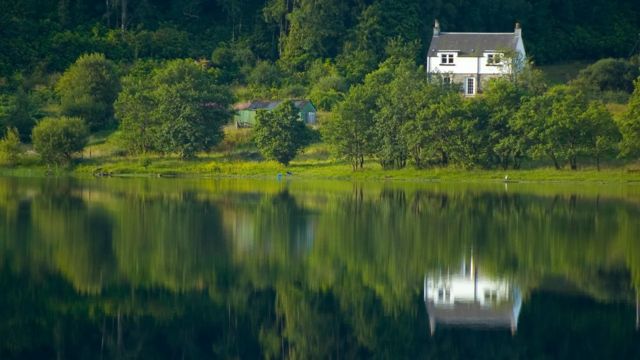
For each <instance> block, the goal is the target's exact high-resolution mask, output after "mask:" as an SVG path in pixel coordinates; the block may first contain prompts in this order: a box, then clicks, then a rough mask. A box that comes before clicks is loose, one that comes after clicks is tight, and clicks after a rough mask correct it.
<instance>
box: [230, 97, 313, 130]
mask: <svg viewBox="0 0 640 360" xmlns="http://www.w3.org/2000/svg"><path fill="white" fill-rule="evenodd" d="M282 102H283V101H282V100H275V101H271V100H269V101H249V102H246V103H240V104H236V105H235V106H234V107H233V108H234V110H236V115H235V116H234V121H235V122H236V125H237V126H238V127H247V126H253V125H255V124H256V113H257V111H258V110H265V111H272V110H273V109H275V108H276V107H277V106H278V105H280V104H281V103H282ZM292 102H293V105H294V106H295V107H296V108H297V109H298V110H299V111H300V120H302V121H304V122H305V123H306V124H311V125H313V124H315V123H316V111H317V110H316V107H315V106H314V105H313V103H312V102H311V101H309V100H292Z"/></svg>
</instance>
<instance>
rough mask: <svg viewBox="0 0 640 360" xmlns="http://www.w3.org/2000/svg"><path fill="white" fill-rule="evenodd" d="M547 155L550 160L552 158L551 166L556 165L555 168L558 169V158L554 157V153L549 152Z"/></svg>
mask: <svg viewBox="0 0 640 360" xmlns="http://www.w3.org/2000/svg"><path fill="white" fill-rule="evenodd" d="M549 156H550V157H551V160H553V166H555V167H556V170H560V164H558V159H557V158H556V155H555V154H554V153H550V154H549Z"/></svg>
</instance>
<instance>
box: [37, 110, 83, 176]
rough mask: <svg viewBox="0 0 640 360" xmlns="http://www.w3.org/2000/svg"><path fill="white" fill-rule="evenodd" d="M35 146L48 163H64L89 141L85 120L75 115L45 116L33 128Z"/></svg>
mask: <svg viewBox="0 0 640 360" xmlns="http://www.w3.org/2000/svg"><path fill="white" fill-rule="evenodd" d="M31 138H32V139H33V146H34V148H35V150H36V151H37V152H38V153H39V154H40V156H41V157H42V160H43V161H44V162H45V163H47V164H48V165H51V164H55V165H63V164H68V163H69V162H70V161H71V157H72V156H73V154H74V153H76V152H78V151H81V150H82V149H83V148H84V146H85V145H86V143H87V138H88V130H87V125H86V124H85V122H84V120H82V119H80V118H73V117H64V116H63V117H60V118H44V119H43V120H41V121H40V122H38V124H36V126H35V127H34V128H33V132H32V135H31Z"/></svg>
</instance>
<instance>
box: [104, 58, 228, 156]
mask: <svg viewBox="0 0 640 360" xmlns="http://www.w3.org/2000/svg"><path fill="white" fill-rule="evenodd" d="M140 67H141V68H140V69H139V70H136V69H134V71H133V72H132V73H131V75H129V76H128V77H126V78H125V79H124V80H123V85H124V88H123V91H122V92H121V93H120V96H119V97H118V100H117V102H116V109H117V115H118V118H119V119H120V120H121V124H120V126H121V129H122V132H123V140H124V141H125V144H126V147H127V149H128V150H129V151H130V152H132V153H141V152H146V151H162V152H167V153H178V154H179V155H180V157H181V158H183V159H187V158H192V157H194V156H195V155H196V153H197V152H198V151H203V150H207V149H209V148H211V147H212V146H214V145H216V144H218V143H219V142H220V141H221V140H222V136H223V134H222V125H224V124H225V123H226V122H227V121H228V120H229V118H230V114H231V113H230V111H229V108H230V104H231V101H232V100H231V99H232V98H231V94H230V93H229V90H228V88H227V87H226V86H224V85H221V84H220V83H219V81H218V80H217V78H216V76H215V73H214V72H211V71H207V70H205V69H203V68H202V67H200V66H199V65H197V64H196V63H195V62H194V61H193V60H190V59H184V60H173V61H169V62H167V63H165V64H163V65H161V66H159V67H158V68H156V69H153V70H152V69H151V68H149V65H144V64H143V65H140Z"/></svg>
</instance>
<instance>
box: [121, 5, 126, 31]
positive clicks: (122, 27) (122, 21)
mask: <svg viewBox="0 0 640 360" xmlns="http://www.w3.org/2000/svg"><path fill="white" fill-rule="evenodd" d="M120 1H121V4H120V5H121V7H122V9H121V10H122V13H121V15H122V16H121V18H120V27H121V29H122V31H125V30H126V29H127V2H128V0H120Z"/></svg>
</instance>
